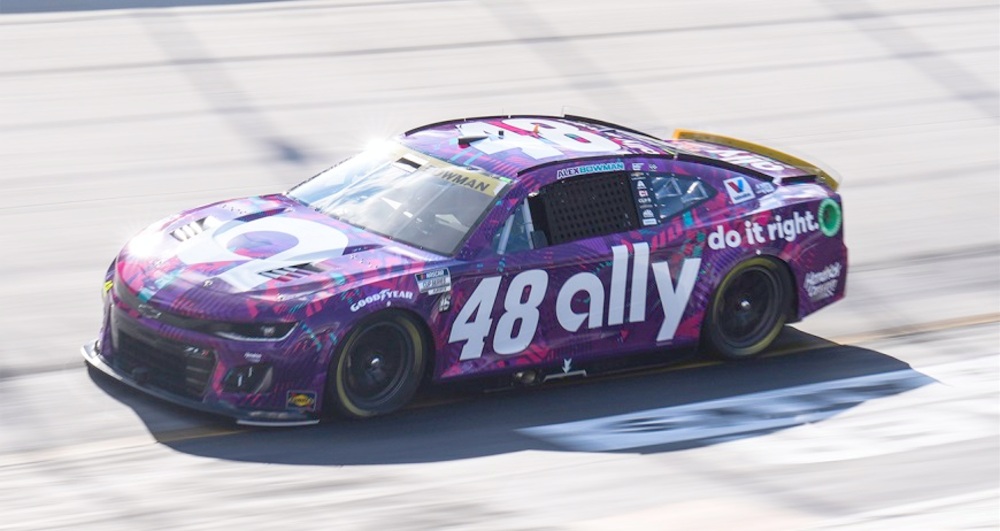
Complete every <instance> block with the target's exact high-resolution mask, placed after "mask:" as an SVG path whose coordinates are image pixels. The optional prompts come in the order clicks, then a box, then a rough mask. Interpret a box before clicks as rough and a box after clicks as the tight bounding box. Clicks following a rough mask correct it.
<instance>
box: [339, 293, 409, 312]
mask: <svg viewBox="0 0 1000 531" xmlns="http://www.w3.org/2000/svg"><path fill="white" fill-rule="evenodd" d="M391 299H403V300H408V301H412V300H413V292H412V291H400V290H395V289H384V290H382V291H380V292H378V293H373V294H371V295H369V296H367V297H365V298H363V299H361V300H359V301H357V302H355V303H354V304H352V305H351V311H352V312H356V311H358V310H360V309H361V308H364V307H365V306H368V305H369V304H372V303H376V302H382V301H387V300H391Z"/></svg>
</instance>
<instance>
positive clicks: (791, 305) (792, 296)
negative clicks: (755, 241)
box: [766, 256, 799, 323]
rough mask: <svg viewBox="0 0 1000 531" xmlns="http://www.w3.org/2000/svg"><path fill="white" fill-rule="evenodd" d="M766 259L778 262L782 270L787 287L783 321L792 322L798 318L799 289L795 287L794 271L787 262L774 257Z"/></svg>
mask: <svg viewBox="0 0 1000 531" xmlns="http://www.w3.org/2000/svg"><path fill="white" fill-rule="evenodd" d="M766 258H767V259H768V260H770V261H772V262H774V263H775V264H778V266H779V268H780V269H781V270H782V271H783V272H784V277H785V287H786V288H788V307H787V308H785V322H786V323H794V322H796V321H798V320H799V290H797V289H795V273H794V272H793V271H792V267H791V266H790V265H788V262H786V261H784V260H782V259H780V258H778V257H776V256H767V257H766Z"/></svg>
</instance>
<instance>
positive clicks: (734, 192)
mask: <svg viewBox="0 0 1000 531" xmlns="http://www.w3.org/2000/svg"><path fill="white" fill-rule="evenodd" d="M722 186H724V187H725V188H726V192H727V193H728V194H729V199H730V200H731V201H732V202H733V204H736V203H742V202H744V201H749V200H750V199H753V198H754V197H756V196H755V195H754V193H753V189H751V188H750V184H749V183H748V182H747V179H746V177H734V178H732V179H726V180H725V181H722Z"/></svg>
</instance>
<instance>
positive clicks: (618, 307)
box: [445, 171, 659, 374]
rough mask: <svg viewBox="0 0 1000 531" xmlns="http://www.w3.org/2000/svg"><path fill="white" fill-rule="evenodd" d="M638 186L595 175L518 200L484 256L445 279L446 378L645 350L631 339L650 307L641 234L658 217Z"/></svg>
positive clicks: (621, 176) (638, 181)
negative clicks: (449, 316) (449, 285)
mask: <svg viewBox="0 0 1000 531" xmlns="http://www.w3.org/2000/svg"><path fill="white" fill-rule="evenodd" d="M645 186H646V185H645V184H644V183H643V181H642V178H634V177H633V175H632V174H629V173H626V172H621V171H619V172H607V173H598V174H594V175H587V176H581V177H576V178H573V179H566V180H560V181H556V182H554V183H552V184H549V185H548V186H545V187H542V188H541V189H540V190H538V191H537V193H533V194H531V196H529V197H528V198H527V199H526V200H524V201H522V202H521V203H520V204H518V206H517V207H516V208H515V209H514V211H513V212H512V213H511V214H510V215H509V216H508V218H507V220H506V222H504V223H502V224H501V225H500V227H499V228H498V229H497V230H496V233H495V234H494V237H493V251H494V252H493V253H492V256H487V257H486V258H485V259H484V260H482V261H477V262H475V263H474V264H464V265H459V266H457V268H458V269H457V270H456V273H455V274H453V278H454V285H453V302H454V307H453V308H452V309H451V311H452V312H453V315H454V317H453V320H452V321H451V324H450V330H449V333H448V338H447V345H446V347H445V350H446V352H448V354H447V355H446V356H445V358H446V362H445V363H446V364H447V365H448V366H449V367H448V368H447V369H446V370H445V372H446V373H450V374H457V373H460V374H466V373H470V372H473V373H477V372H488V371H491V370H499V369H506V368H510V367H512V366H527V365H539V364H543V365H544V364H554V365H559V364H562V365H563V366H564V367H565V366H566V364H567V363H571V362H570V361H568V360H578V361H583V360H585V359H588V358H594V357H600V356H606V355H614V354H616V353H620V352H625V351H632V350H638V349H641V348H643V347H644V346H648V345H643V344H640V343H639V342H638V341H636V340H631V341H630V336H632V335H633V333H634V332H637V331H639V330H641V329H644V328H648V327H649V326H650V324H649V323H647V316H648V314H649V308H651V307H654V305H653V304H652V302H651V301H649V300H648V299H649V296H650V293H651V292H650V289H651V287H652V289H654V290H655V286H656V284H655V281H654V276H655V274H656V273H655V270H654V269H653V268H652V267H651V264H650V248H649V244H648V242H647V241H646V240H645V238H646V237H647V236H648V235H649V234H651V233H652V231H642V230H640V229H641V228H642V227H648V228H650V229H655V227H656V225H657V224H658V222H659V219H658V218H657V217H656V216H657V214H656V211H655V209H654V207H653V205H652V203H651V202H639V201H638V199H639V198H641V197H648V193H640V192H641V191H642V190H644V188H645ZM647 212H648V214H647ZM643 220H651V221H646V222H645V223H644V221H643ZM653 293H655V292H653Z"/></svg>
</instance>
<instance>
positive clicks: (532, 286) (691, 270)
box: [448, 243, 701, 361]
mask: <svg viewBox="0 0 1000 531" xmlns="http://www.w3.org/2000/svg"><path fill="white" fill-rule="evenodd" d="M632 247H633V248H632V252H629V249H628V247H627V246H624V245H616V246H614V247H612V248H611V252H612V255H613V260H612V262H611V286H610V289H608V288H607V287H606V286H605V285H604V282H603V281H602V280H601V278H600V277H598V276H597V275H596V274H594V273H590V272H581V273H577V274H575V275H573V276H571V277H569V279H567V280H566V282H564V283H563V285H562V286H560V288H559V292H558V293H557V294H556V297H555V305H556V307H555V310H556V311H555V314H556V320H557V321H558V323H559V326H560V327H562V329H563V330H565V331H566V332H570V333H572V332H576V331H577V330H579V329H580V328H581V327H582V326H586V327H587V328H601V327H604V326H618V325H621V324H623V323H625V321H626V312H625V301H626V295H628V297H627V298H628V301H629V304H628V309H629V311H628V315H627V319H628V322H630V323H638V322H643V321H645V320H646V291H647V288H648V278H649V272H650V271H652V272H653V280H654V282H655V284H656V293H657V295H658V296H659V298H660V308H661V309H662V311H663V321H662V323H661V324H660V330H659V332H658V333H657V336H656V340H657V341H670V340H672V339H673V338H674V334H675V333H676V332H677V327H678V326H679V325H680V322H681V317H682V315H683V314H684V310H685V308H687V303H688V299H690V298H691V291H692V290H693V289H694V284H695V280H696V278H697V275H698V269H699V268H700V267H701V258H687V259H685V260H684V262H683V263H682V264H681V271H680V274H679V275H677V284H676V285H675V284H674V281H673V279H672V277H671V275H670V265H669V264H667V263H666V262H653V263H650V261H649V245H648V244H646V243H637V244H635V245H633V246H632ZM630 261H631V262H632V268H631V269H632V275H631V277H632V282H631V289H629V290H628V293H626V286H627V285H628V282H627V280H628V278H627V277H628V273H629V271H628V270H629V262H630ZM501 280H502V277H500V276H493V277H487V278H484V279H483V280H481V281H480V282H479V284H478V285H477V286H476V289H475V290H474V291H473V292H472V294H471V295H470V296H469V299H468V300H467V301H465V304H464V305H463V306H462V308H461V310H459V312H458V316H457V317H456V318H455V323H454V324H453V325H452V328H451V334H450V335H449V337H448V342H449V343H456V342H461V341H464V342H465V345H463V346H462V354H461V356H460V357H459V359H460V360H462V361H465V360H473V359H478V358H481V357H482V356H483V350H484V348H485V347H486V341H487V339H488V338H490V331H491V330H492V331H493V334H492V338H490V339H491V343H492V347H493V352H495V353H497V354H500V355H505V356H510V355H514V354H519V353H521V352H523V351H524V350H525V349H526V348H528V346H529V345H531V342H532V340H533V339H534V337H535V333H536V331H537V330H538V321H539V318H540V317H541V314H540V312H539V309H538V307H539V305H541V303H542V301H544V300H549V301H551V300H552V298H551V297H546V292H547V289H548V286H549V274H548V272H547V271H545V270H542V269H529V270H527V271H522V272H520V273H518V274H517V276H515V277H514V278H513V279H511V281H510V284H509V285H508V286H507V292H506V294H505V295H504V296H503V312H502V313H501V314H500V316H499V319H498V320H497V324H496V327H495V328H494V326H493V321H494V318H493V306H494V304H495V303H496V301H497V298H498V297H499V296H500V284H501ZM580 292H583V293H586V294H587V300H588V301H589V303H588V304H587V306H586V308H578V309H579V310H583V311H582V312H578V311H577V309H574V308H573V306H572V304H571V303H572V301H573V298H574V296H575V295H576V294H577V293H580ZM605 301H606V302H605Z"/></svg>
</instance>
